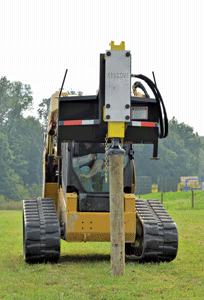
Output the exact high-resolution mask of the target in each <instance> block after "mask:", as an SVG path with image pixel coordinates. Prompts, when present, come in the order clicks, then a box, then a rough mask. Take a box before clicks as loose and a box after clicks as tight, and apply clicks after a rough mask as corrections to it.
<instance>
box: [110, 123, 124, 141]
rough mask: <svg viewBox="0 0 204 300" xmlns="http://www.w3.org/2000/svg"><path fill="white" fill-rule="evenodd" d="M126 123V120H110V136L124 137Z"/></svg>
mask: <svg viewBox="0 0 204 300" xmlns="http://www.w3.org/2000/svg"><path fill="white" fill-rule="evenodd" d="M124 136H125V123H124V122H108V137H109V138H113V137H118V138H124Z"/></svg>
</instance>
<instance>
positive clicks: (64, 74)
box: [59, 69, 68, 98]
mask: <svg viewBox="0 0 204 300" xmlns="http://www.w3.org/2000/svg"><path fill="white" fill-rule="evenodd" d="M67 71H68V69H66V71H65V74H64V79H63V81H62V86H61V89H60V93H59V98H60V97H61V93H62V90H63V86H64V82H65V79H66V76H67Z"/></svg>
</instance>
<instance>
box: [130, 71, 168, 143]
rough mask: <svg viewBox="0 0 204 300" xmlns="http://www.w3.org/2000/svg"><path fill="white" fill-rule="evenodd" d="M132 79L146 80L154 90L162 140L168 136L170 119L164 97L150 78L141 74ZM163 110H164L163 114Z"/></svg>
mask: <svg viewBox="0 0 204 300" xmlns="http://www.w3.org/2000/svg"><path fill="white" fill-rule="evenodd" d="M131 77H136V78H139V79H142V80H144V81H145V82H146V83H147V85H148V86H149V87H150V89H151V90H152V92H153V94H154V96H155V99H156V101H157V104H158V108H159V124H160V133H159V138H160V139H162V138H165V137H167V135H168V118H167V113H166V108H165V106H164V102H163V99H162V96H161V94H160V92H159V90H158V88H157V86H156V84H155V83H154V82H153V81H151V80H150V79H149V78H148V77H146V76H144V75H141V74H140V75H131ZM162 110H163V114H162ZM163 116H164V124H163ZM164 125H165V126H164Z"/></svg>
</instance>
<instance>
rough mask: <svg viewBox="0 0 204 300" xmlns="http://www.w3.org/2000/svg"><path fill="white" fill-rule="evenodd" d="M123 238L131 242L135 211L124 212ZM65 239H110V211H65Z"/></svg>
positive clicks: (134, 232)
mask: <svg viewBox="0 0 204 300" xmlns="http://www.w3.org/2000/svg"><path fill="white" fill-rule="evenodd" d="M124 222H125V240H126V242H129V243H133V242H134V241H135V234H136V213H126V212H125V213H124ZM67 241H68V242H83V241H92V242H96V241H110V213H99V212H95V213H93V212H90V213H89V212H75V213H67Z"/></svg>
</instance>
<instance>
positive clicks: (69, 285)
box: [0, 192, 204, 300]
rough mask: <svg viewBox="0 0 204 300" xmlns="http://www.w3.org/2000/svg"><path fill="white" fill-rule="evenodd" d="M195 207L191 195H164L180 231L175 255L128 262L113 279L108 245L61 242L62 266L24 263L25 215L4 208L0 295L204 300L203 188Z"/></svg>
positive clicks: (0, 231)
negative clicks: (161, 259)
mask: <svg viewBox="0 0 204 300" xmlns="http://www.w3.org/2000/svg"><path fill="white" fill-rule="evenodd" d="M160 197H161V195H160V194H155V195H147V196H144V197H143V198H155V199H160ZM141 198H142V197H141ZM194 205H195V207H194V209H192V208H191V195H190V193H184V192H183V193H166V194H164V207H165V208H166V209H167V211H168V212H169V214H170V215H171V217H172V218H173V219H174V221H175V222H176V223H177V226H178V231H179V250H178V255H177V257H176V259H175V260H174V261H172V262H170V263H160V264H155V263H154V264H153V263H148V264H138V263H135V262H131V261H128V260H126V266H125V277H114V278H112V277H111V276H110V244H109V243H70V244H69V243H66V242H64V241H62V243H61V258H60V261H59V263H58V264H50V263H48V264H41V265H40V264H37V265H28V264H26V263H25V262H24V260H23V254H22V252H23V250H22V244H23V243H22V213H21V211H12V210H9V211H5V210H4V211H3V210H1V211H0V274H1V281H0V299H9V300H10V299H104V300H105V299H127V300H128V299H137V298H139V299H189V300H190V299H204V272H203V258H204V239H203V238H204V192H195V204H194Z"/></svg>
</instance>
